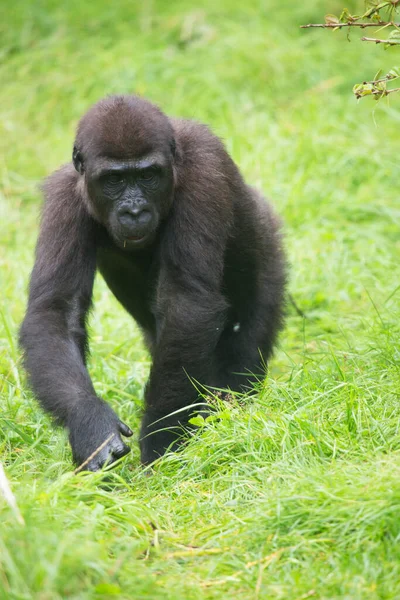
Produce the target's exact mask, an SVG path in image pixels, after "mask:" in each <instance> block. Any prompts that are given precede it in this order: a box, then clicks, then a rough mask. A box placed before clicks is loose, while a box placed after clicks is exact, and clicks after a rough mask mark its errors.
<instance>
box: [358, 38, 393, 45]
mask: <svg viewBox="0 0 400 600" xmlns="http://www.w3.org/2000/svg"><path fill="white" fill-rule="evenodd" d="M361 41H362V42H374V43H375V44H387V45H388V46H400V44H399V40H382V39H380V38H370V37H362V38H361Z"/></svg>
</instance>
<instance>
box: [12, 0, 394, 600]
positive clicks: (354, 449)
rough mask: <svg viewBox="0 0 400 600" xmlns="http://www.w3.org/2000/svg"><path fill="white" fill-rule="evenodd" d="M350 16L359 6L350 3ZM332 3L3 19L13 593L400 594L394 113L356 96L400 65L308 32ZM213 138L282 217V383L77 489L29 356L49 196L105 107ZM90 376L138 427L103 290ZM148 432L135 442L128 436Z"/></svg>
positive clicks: (172, 7)
mask: <svg viewBox="0 0 400 600" xmlns="http://www.w3.org/2000/svg"><path fill="white" fill-rule="evenodd" d="M355 6H356V3H355V2H353V3H352V7H355ZM341 7H342V3H341V2H340V1H338V0H330V1H329V2H322V0H318V1H312V0H304V1H303V2H299V3H296V2H291V3H284V2H282V1H278V0H272V1H271V2H268V3H263V2H259V1H257V0H247V2H241V1H239V0H237V1H236V0H221V1H218V2H215V0H205V2H203V3H201V5H199V3H195V2H187V1H184V0H181V1H174V0H172V1H171V2H166V1H162V0H153V1H151V0H149V1H147V2H146V1H144V2H143V1H142V2H135V1H134V0H120V1H118V2H106V1H105V0H98V1H96V2H82V1H78V0H70V1H69V2H68V3H67V2H65V3H62V2H59V0H57V1H56V0H38V1H37V2H31V1H29V0H14V2H11V3H10V2H9V3H6V2H4V3H3V5H2V7H1V8H0V11H1V14H0V39H1V47H0V81H1V88H2V94H1V96H2V101H1V104H0V203H1V204H0V214H1V218H0V243H1V246H0V265H1V271H0V289H1V298H0V302H1V304H0V373H1V379H0V393H1V398H0V407H1V414H0V460H1V462H2V463H3V465H4V467H5V469H6V472H7V476H8V478H9V480H10V482H11V485H12V488H13V491H14V493H15V495H16V498H17V502H18V505H19V507H20V510H21V512H22V514H23V517H24V519H25V525H20V524H19V523H18V522H17V520H16V519H15V516H14V515H13V513H12V512H11V511H10V509H9V507H8V506H7V505H6V504H5V503H4V502H3V499H2V498H0V598H1V600H3V599H7V600H9V599H12V600H25V599H30V598H35V599H40V600H59V599H60V600H61V599H64V598H73V599H76V600H78V599H79V600H87V599H108V598H112V597H118V598H122V599H132V598H135V599H140V598H151V599H152V598H154V599H157V600H158V599H170V600H184V599H190V600H191V599H197V598H201V599H203V598H213V599H214V598H215V599H225V598H227V597H231V596H232V597H235V598H238V599H241V600H249V599H251V598H260V599H269V598H271V599H283V600H300V599H305V598H312V599H313V598H316V599H329V600H330V599H334V598H343V599H351V600H353V599H364V598H365V599H369V600H370V599H372V600H375V599H387V598H393V599H394V598H399V597H400V545H399V542H400V539H399V538H400V429H399V417H400V402H399V400H400V350H399V339H400V337H399V336H400V325H399V323H400V308H399V295H400V288H399V273H400V268H399V257H400V233H399V232H400V208H399V206H400V205H399V199H398V196H399V192H398V178H399V167H398V148H399V133H398V131H399V120H400V112H399V110H398V109H399V102H400V100H398V99H395V98H393V99H392V100H391V104H390V105H388V104H385V103H381V104H380V105H379V106H378V107H377V109H376V112H375V115H374V116H373V114H372V111H373V109H375V108H376V107H375V105H374V104H372V103H371V102H369V101H364V102H362V103H360V104H359V105H357V104H356V102H355V100H354V99H353V97H352V95H351V87H352V85H353V84H354V83H356V82H358V81H360V80H363V79H367V78H370V77H372V76H373V75H374V73H375V72H376V71H377V70H378V68H379V67H380V66H381V67H383V69H385V68H387V69H389V68H390V67H391V66H392V65H393V64H396V61H397V60H398V58H396V54H395V52H387V53H384V52H382V51H380V50H379V49H378V48H375V47H371V46H365V45H363V44H362V43H361V42H359V41H358V40H357V36H356V35H353V41H352V43H350V44H349V43H347V42H346V37H345V34H344V33H342V34H340V33H336V34H329V33H328V32H321V31H300V30H299V25H300V24H302V23H306V22H310V21H320V20H321V18H322V17H323V15H324V13H325V12H335V11H336V12H338V11H339V10H340V8H341ZM113 92H139V93H141V94H143V95H145V96H147V97H148V98H150V99H152V100H153V101H155V102H157V103H159V104H160V106H161V107H162V108H163V109H164V110H165V111H166V112H167V113H169V114H171V115H179V116H187V117H193V118H196V119H199V120H201V121H204V122H207V123H209V124H210V125H211V127H212V128H213V129H214V131H215V132H216V133H217V134H219V135H221V136H222V137H223V138H224V139H225V143H226V146H227V148H228V149H229V151H230V152H231V153H232V155H233V157H234V158H235V160H236V161H237V162H238V164H239V165H240V167H241V169H242V171H243V173H244V175H245V176H246V179H247V180H248V182H250V183H252V184H254V185H257V186H259V187H260V188H261V189H263V190H264V192H265V193H266V194H267V195H269V196H270V197H271V198H272V199H273V202H274V204H275V206H276V207H277V209H278V211H279V212H280V213H281V214H282V216H283V217H284V220H285V234H286V247H287V252H288V255H289V259H290V263H291V277H290V289H291V292H292V294H293V295H294V297H295V299H296V302H297V303H298V304H299V306H300V307H301V308H302V309H303V310H304V311H305V313H306V318H305V319H302V318H301V317H299V316H297V314H295V312H294V310H293V309H292V308H291V307H289V314H288V319H287V325H286V329H285V331H284V333H283V334H282V336H281V339H280V345H279V348H278V349H277V352H276V355H275V358H274V360H273V361H272V363H271V368H270V373H269V376H268V379H267V380H266V381H265V384H263V386H262V389H259V390H258V391H257V393H255V394H254V395H253V397H252V399H251V401H249V403H248V404H247V405H246V406H242V405H241V404H240V403H237V404H235V403H234V404H232V405H228V406H226V407H225V408H224V409H221V414H220V416H221V419H220V420H219V422H213V423H209V424H208V425H206V426H205V427H204V429H203V430H202V431H201V432H199V433H198V435H197V436H196V438H195V439H194V440H193V441H192V443H191V444H190V445H189V446H188V447H187V449H186V450H185V451H184V452H182V453H181V454H179V455H177V456H172V455H169V456H167V457H165V458H164V459H163V460H162V461H160V462H159V464H157V465H156V466H155V469H154V471H155V474H154V476H153V477H146V476H145V474H144V473H143V470H142V469H141V468H140V466H139V453H138V449H137V443H136V441H137V439H134V440H133V443H132V453H131V454H130V455H129V456H128V457H127V458H126V459H125V460H124V461H123V462H122V464H121V465H120V466H119V467H118V468H117V469H115V470H114V471H112V472H110V473H109V474H107V476H105V475H103V474H93V475H90V474H89V475H88V474H80V475H78V476H74V475H73V474H72V463H71V454H70V450H69V448H68V445H67V443H66V436H65V434H64V433H63V432H61V431H59V430H54V429H53V428H52V427H51V426H50V420H49V419H48V417H47V416H45V415H44V414H43V413H42V412H41V411H40V410H39V408H38V406H37V404H36V403H35V402H34V400H33V397H32V394H31V393H30V392H29V391H28V389H27V387H26V381H25V376H24V374H23V371H22V369H21V362H20V355H19V352H18V349H17V345H16V337H17V329H18V325H19V323H20V321H21V319H22V316H23V312H24V307H25V303H26V286H27V282H28V276H29V272H30V269H31V267H32V261H33V250H34V244H35V239H36V234H37V225H38V215H39V206H40V194H39V191H38V182H39V181H40V179H41V178H42V177H43V176H45V175H46V174H48V173H49V172H50V171H51V170H53V169H54V168H55V167H57V166H58V165H59V164H60V163H61V162H65V161H68V160H70V155H71V148H72V140H73V136H74V128H75V125H76V123H77V120H78V118H79V117H80V115H81V114H82V113H83V112H84V111H85V109H86V108H87V107H88V106H89V105H90V104H91V103H93V102H94V101H96V100H97V99H98V98H100V97H102V96H103V95H106V94H108V93H113ZM95 299H96V303H95V304H96V309H95V311H94V313H93V316H92V319H91V330H92V358H91V363H90V371H91V375H92V378H93V381H94V383H95V387H96V390H97V391H98V392H99V394H101V395H102V396H103V397H104V398H105V399H107V400H108V401H109V402H110V404H111V405H112V406H113V407H114V408H115V409H116V410H118V412H119V414H120V415H121V417H122V418H123V420H124V421H126V422H127V423H129V425H130V426H131V427H133V428H134V429H135V431H136V432H137V430H138V424H139V419H140V414H141V408H142V397H143V385H144V382H145V380H146V377H147V373H148V369H149V358H148V355H147V354H146V352H145V350H144V347H143V345H142V343H141V340H140V334H139V332H138V330H137V329H136V327H135V325H134V324H133V323H132V322H131V321H130V320H129V318H128V317H127V316H126V314H124V312H123V310H122V309H121V308H120V306H119V305H118V303H117V302H116V301H115V299H113V298H112V297H111V295H110V293H109V292H108V291H107V289H106V286H105V284H104V282H103V281H102V280H101V279H100V278H98V279H97V281H96V289H95ZM136 437H137V434H136Z"/></svg>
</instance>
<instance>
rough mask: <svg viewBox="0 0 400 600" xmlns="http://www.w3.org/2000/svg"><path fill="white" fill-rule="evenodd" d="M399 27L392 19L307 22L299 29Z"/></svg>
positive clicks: (399, 24)
mask: <svg viewBox="0 0 400 600" xmlns="http://www.w3.org/2000/svg"><path fill="white" fill-rule="evenodd" d="M386 26H389V27H399V28H400V23H394V22H393V21H377V22H376V23H358V22H355V21H354V22H350V23H309V24H308V25H300V29H310V28H311V27H319V28H321V29H341V28H342V27H361V29H364V28H365V27H386Z"/></svg>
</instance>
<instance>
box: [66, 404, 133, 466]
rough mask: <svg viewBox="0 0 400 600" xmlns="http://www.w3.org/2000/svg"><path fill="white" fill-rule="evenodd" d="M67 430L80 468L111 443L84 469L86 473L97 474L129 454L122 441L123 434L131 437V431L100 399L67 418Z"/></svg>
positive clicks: (75, 460)
mask: <svg viewBox="0 0 400 600" xmlns="http://www.w3.org/2000/svg"><path fill="white" fill-rule="evenodd" d="M89 404H91V406H89ZM68 429H69V441H70V444H71V448H72V455H73V458H74V462H75V463H76V464H77V465H78V467H79V466H80V465H82V464H83V463H84V462H85V461H86V460H87V459H88V458H89V457H90V456H91V455H92V454H93V453H94V452H96V450H97V449H98V448H99V447H100V446H101V445H102V444H104V442H105V441H106V440H108V441H107V443H106V444H105V445H104V447H103V448H102V449H101V450H100V451H99V452H97V454H95V456H94V457H93V458H92V459H91V460H89V462H88V463H86V464H85V465H84V466H83V467H82V469H83V470H85V471H98V470H99V469H101V468H102V467H103V466H104V465H106V464H111V463H113V462H115V461H116V460H117V459H118V458H121V456H125V454H128V452H130V448H129V447H128V446H127V445H126V444H124V442H123V441H122V439H121V434H122V435H124V436H126V437H130V436H131V435H132V431H131V430H130V429H129V427H128V426H127V425H125V423H122V421H120V420H119V418H118V417H117V415H116V414H115V412H114V411H113V410H112V409H111V408H110V407H109V406H108V404H106V403H105V402H104V401H103V400H101V399H100V398H93V400H91V401H90V402H89V403H85V404H84V408H83V409H82V410H79V408H76V409H75V411H74V413H73V414H72V415H71V417H70V418H69V419H68Z"/></svg>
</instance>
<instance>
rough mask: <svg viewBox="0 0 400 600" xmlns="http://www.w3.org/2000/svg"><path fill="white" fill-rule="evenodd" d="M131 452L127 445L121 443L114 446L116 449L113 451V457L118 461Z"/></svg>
mask: <svg viewBox="0 0 400 600" xmlns="http://www.w3.org/2000/svg"><path fill="white" fill-rule="evenodd" d="M130 451H131V449H130V448H129V446H127V445H126V444H124V442H122V441H121V443H119V444H116V445H115V446H114V448H113V449H112V454H113V457H114V458H115V459H116V458H121V457H122V456H125V454H128V453H129V452H130Z"/></svg>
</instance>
